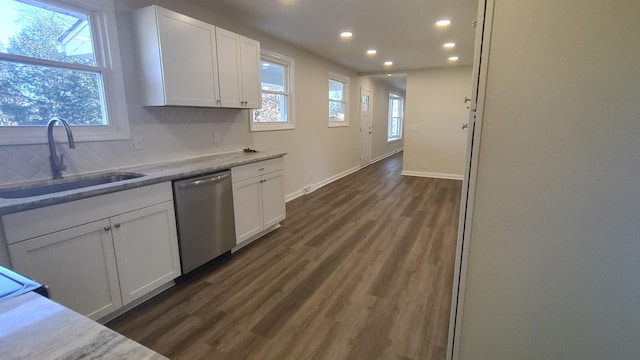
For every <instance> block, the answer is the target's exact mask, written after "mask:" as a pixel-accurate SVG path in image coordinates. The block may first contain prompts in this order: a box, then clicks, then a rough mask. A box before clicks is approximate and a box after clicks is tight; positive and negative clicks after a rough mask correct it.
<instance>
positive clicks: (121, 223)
mask: <svg viewBox="0 0 640 360" xmlns="http://www.w3.org/2000/svg"><path fill="white" fill-rule="evenodd" d="M111 224H112V225H111V228H112V233H113V245H114V248H115V252H116V262H117V264H118V277H119V278H120V289H121V292H122V302H123V304H124V305H126V304H128V303H130V302H131V301H133V300H135V299H137V298H139V297H141V296H142V295H144V294H147V293H148V292H150V291H152V290H154V289H157V288H158V287H160V286H162V285H164V284H166V283H167V282H169V281H171V280H173V279H175V278H176V277H178V276H180V258H179V255H178V237H177V233H176V222H175V213H174V210H173V201H169V202H165V203H162V204H158V205H154V206H149V207H146V208H143V209H140V210H136V211H132V212H129V213H126V214H122V215H118V216H114V217H112V218H111Z"/></svg>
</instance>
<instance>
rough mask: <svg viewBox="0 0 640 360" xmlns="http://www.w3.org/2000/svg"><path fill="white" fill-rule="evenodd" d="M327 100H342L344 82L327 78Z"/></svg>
mask: <svg viewBox="0 0 640 360" xmlns="http://www.w3.org/2000/svg"><path fill="white" fill-rule="evenodd" d="M329 100H344V84H343V83H341V82H339V81H335V80H329Z"/></svg>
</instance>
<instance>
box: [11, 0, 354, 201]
mask: <svg viewBox="0 0 640 360" xmlns="http://www.w3.org/2000/svg"><path fill="white" fill-rule="evenodd" d="M115 2H116V11H117V14H116V16H117V25H118V32H119V34H118V35H119V36H118V37H119V41H120V47H121V53H122V60H123V71H124V76H125V90H126V97H127V105H128V113H129V121H130V125H131V133H132V136H134V137H135V136H144V137H145V139H146V143H147V145H148V148H147V149H145V150H134V149H133V146H132V142H131V141H129V140H125V141H102V142H89V143H79V144H77V148H76V149H75V150H71V149H68V148H67V147H66V146H65V145H63V144H59V145H58V146H57V149H58V150H59V151H60V152H61V153H63V154H64V156H65V163H66V164H67V166H68V169H67V171H66V172H65V174H77V173H84V172H91V171H99V170H107V169H112V168H117V167H123V166H129V165H138V164H145V163H151V162H159V161H165V160H173V159H181V158H185V157H191V156H197V155H205V154H211V153H218V152H227V151H236V150H240V149H242V148H244V147H247V146H250V147H253V148H257V149H258V150H269V151H281V152H287V153H288V155H287V156H286V157H285V194H289V195H290V194H295V193H296V192H298V191H299V190H300V189H301V188H302V187H303V186H305V185H308V184H310V183H318V182H321V181H323V180H325V179H327V178H330V177H332V176H335V175H336V174H340V173H342V172H344V171H348V170H351V169H354V168H356V167H357V166H358V164H359V162H358V159H359V137H358V134H359V118H358V112H357V109H358V93H359V88H358V85H357V84H358V82H357V76H356V73H355V72H354V71H352V70H350V69H347V68H344V67H342V66H339V65H337V64H335V63H332V62H330V61H328V60H326V59H323V58H321V57H319V56H316V55H313V54H311V53H309V52H306V51H303V50H301V49H299V48H296V47H293V46H290V45H288V44H286V43H284V42H282V41H280V40H277V39H274V38H272V37H269V36H267V35H265V34H262V33H260V32H257V31H254V30H252V29H249V28H246V27H243V26H240V25H239V24H237V23H236V22H231V21H228V20H227V19H225V18H224V16H223V15H222V14H214V13H212V12H210V11H208V10H205V9H202V8H200V7H198V6H197V5H193V4H191V3H188V2H185V1H175V0H174V1H168V0H160V1H153V0H137V1H128V0H127V1H126V0H116V1H115ZM152 3H154V4H158V5H160V6H163V7H166V8H169V9H171V10H175V11H178V12H181V13H184V14H186V15H189V16H192V17H194V18H198V19H200V20H203V21H207V22H210V23H213V24H215V25H219V26H221V27H224V28H227V29H229V30H231V31H235V32H238V33H240V34H242V35H245V36H248V37H251V38H254V39H256V40H259V41H261V46H262V48H264V49H269V50H272V51H275V52H278V53H281V54H283V55H286V56H289V57H291V58H294V60H295V70H296V73H295V122H296V129H295V130H287V131H276V132H254V133H251V132H249V112H248V111H246V110H231V109H201V108H180V107H170V108H145V107H142V106H141V105H140V96H139V89H138V82H137V77H136V75H135V74H136V68H135V61H134V59H135V56H136V55H135V51H134V50H135V44H134V43H133V39H132V37H131V36H130V34H131V19H130V15H129V11H130V10H131V9H136V8H140V7H143V6H146V5H149V4H152ZM329 71H331V72H335V73H340V74H343V75H345V76H348V77H350V78H351V88H350V98H349V100H350V102H351V112H350V118H351V126H349V127H341V128H328V126H327V118H328V103H327V93H328V73H329ZM214 131H215V132H216V133H218V135H219V136H220V139H221V143H220V144H213V137H212V132H214ZM45 138H46V135H45V130H43V139H45ZM48 156H49V155H48V149H47V146H46V144H41V145H20V146H0V164H2V171H0V184H7V183H14V182H20V181H26V180H35V179H46V178H50V176H51V175H50V170H49V162H48Z"/></svg>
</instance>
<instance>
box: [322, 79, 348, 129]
mask: <svg viewBox="0 0 640 360" xmlns="http://www.w3.org/2000/svg"><path fill="white" fill-rule="evenodd" d="M331 80H333V81H339V82H341V83H343V84H344V99H343V101H338V100H331V99H329V82H330V81H331ZM327 100H328V101H327V121H328V123H329V127H342V126H349V77H347V76H344V75H340V74H336V73H332V72H330V73H329V79H328V80H327ZM332 101H333V102H341V103H343V104H344V120H343V121H331V120H330V118H329V116H328V114H329V104H331V102H332Z"/></svg>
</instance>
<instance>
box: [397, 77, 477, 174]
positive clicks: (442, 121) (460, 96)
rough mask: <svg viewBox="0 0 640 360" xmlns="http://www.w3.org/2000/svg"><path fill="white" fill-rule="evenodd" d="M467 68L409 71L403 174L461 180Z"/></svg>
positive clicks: (468, 79)
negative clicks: (462, 127)
mask: <svg viewBox="0 0 640 360" xmlns="http://www.w3.org/2000/svg"><path fill="white" fill-rule="evenodd" d="M465 97H471V67H470V66H459V67H447V68H437V69H426V70H414V71H410V72H409V73H408V75H407V98H406V104H405V113H404V114H405V117H404V119H405V127H404V163H403V168H402V171H403V174H406V175H416V176H428V177H441V178H451V179H462V173H463V171H464V159H465V150H466V145H467V130H462V129H461V125H462V124H463V123H468V121H469V110H467V105H468V103H467V104H465V103H464V98H465Z"/></svg>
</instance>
